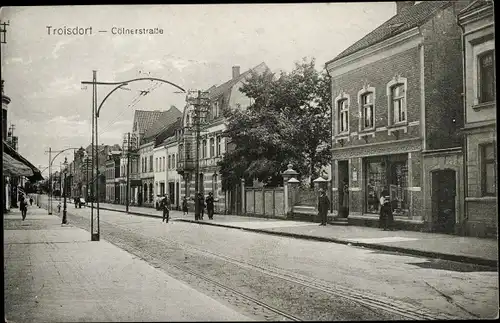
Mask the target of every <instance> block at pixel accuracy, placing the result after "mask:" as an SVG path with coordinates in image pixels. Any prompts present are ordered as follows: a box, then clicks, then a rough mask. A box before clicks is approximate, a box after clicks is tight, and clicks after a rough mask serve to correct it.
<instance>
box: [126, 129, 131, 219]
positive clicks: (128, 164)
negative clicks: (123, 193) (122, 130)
mask: <svg viewBox="0 0 500 323" xmlns="http://www.w3.org/2000/svg"><path fill="white" fill-rule="evenodd" d="M129 194H130V132H129V133H127V197H126V211H127V213H128V204H129Z"/></svg>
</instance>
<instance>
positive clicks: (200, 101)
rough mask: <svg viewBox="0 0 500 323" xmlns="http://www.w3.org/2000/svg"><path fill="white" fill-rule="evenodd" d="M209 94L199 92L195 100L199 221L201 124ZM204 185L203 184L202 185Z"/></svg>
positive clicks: (197, 208) (196, 182) (196, 196)
mask: <svg viewBox="0 0 500 323" xmlns="http://www.w3.org/2000/svg"><path fill="white" fill-rule="evenodd" d="M189 101H191V102H192V101H193V99H191V98H189V97H188V102H189ZM208 102H209V97H208V92H202V91H198V96H197V97H196V98H194V103H193V105H194V116H193V122H194V126H195V140H196V152H195V179H194V186H195V197H194V210H195V211H194V218H195V220H198V219H199V218H200V208H199V206H198V202H199V201H198V194H199V193H200V174H199V173H200V161H199V150H200V124H201V122H202V119H203V118H204V116H205V114H206V113H207V112H208V109H207V108H208ZM201 184H203V183H201Z"/></svg>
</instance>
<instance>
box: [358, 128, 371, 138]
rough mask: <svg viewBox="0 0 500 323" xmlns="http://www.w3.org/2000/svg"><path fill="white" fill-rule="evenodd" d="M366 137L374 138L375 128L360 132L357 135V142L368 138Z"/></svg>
mask: <svg viewBox="0 0 500 323" xmlns="http://www.w3.org/2000/svg"><path fill="white" fill-rule="evenodd" d="M368 136H371V137H372V138H375V128H369V129H363V130H360V131H359V133H358V139H359V140H361V139H363V137H368Z"/></svg>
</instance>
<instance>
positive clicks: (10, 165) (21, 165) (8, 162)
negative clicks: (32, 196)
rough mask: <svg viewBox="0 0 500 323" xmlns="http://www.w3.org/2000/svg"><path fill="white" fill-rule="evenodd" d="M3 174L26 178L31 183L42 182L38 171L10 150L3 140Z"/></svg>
mask: <svg viewBox="0 0 500 323" xmlns="http://www.w3.org/2000/svg"><path fill="white" fill-rule="evenodd" d="M2 157H3V173H4V175H5V174H8V175H10V176H26V177H28V179H29V180H30V181H32V182H34V181H39V180H42V179H43V177H42V174H41V173H40V170H39V169H38V168H36V167H35V166H33V164H31V163H30V162H29V161H28V160H27V159H26V158H24V157H23V156H21V155H20V154H19V153H18V152H17V151H15V150H14V149H12V147H10V146H9V145H8V144H7V143H6V142H5V141H4V140H3V155H2Z"/></svg>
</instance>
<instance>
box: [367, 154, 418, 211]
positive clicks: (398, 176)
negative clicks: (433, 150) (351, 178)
mask: <svg viewBox="0 0 500 323" xmlns="http://www.w3.org/2000/svg"><path fill="white" fill-rule="evenodd" d="M363 167H364V171H363V173H364V174H365V178H364V183H365V187H364V188H363V189H362V191H364V193H365V194H364V203H363V204H364V209H363V213H368V214H378V213H379V199H380V196H381V193H382V191H383V190H387V192H388V193H389V195H390V197H391V201H392V209H393V213H394V215H397V216H408V215H409V206H410V203H409V200H408V154H399V155H389V156H376V157H369V158H363Z"/></svg>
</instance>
